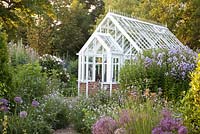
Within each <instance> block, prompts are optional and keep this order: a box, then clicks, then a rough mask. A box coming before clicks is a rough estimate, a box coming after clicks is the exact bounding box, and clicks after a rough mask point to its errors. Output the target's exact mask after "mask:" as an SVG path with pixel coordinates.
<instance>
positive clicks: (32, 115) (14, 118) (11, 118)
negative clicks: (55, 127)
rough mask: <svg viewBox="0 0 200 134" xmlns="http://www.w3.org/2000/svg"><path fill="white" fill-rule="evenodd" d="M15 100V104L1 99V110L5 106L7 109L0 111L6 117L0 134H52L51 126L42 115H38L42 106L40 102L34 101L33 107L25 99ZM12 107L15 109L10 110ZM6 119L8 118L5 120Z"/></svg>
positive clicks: (17, 98) (16, 98) (18, 98)
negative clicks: (3, 133) (4, 133)
mask: <svg viewBox="0 0 200 134" xmlns="http://www.w3.org/2000/svg"><path fill="white" fill-rule="evenodd" d="M13 100H14V102H13V101H10V102H9V101H8V100H6V99H1V102H2V104H1V108H2V106H3V105H4V106H5V107H7V109H6V110H5V109H4V111H0V114H3V116H4V120H2V121H1V122H3V124H4V125H3V127H0V128H1V129H0V132H2V131H4V132H6V133H12V134H22V133H45V134H50V133H52V130H51V126H50V125H49V124H48V123H47V122H45V121H44V120H43V118H42V117H41V115H39V114H37V111H38V110H39V109H38V108H39V105H40V104H39V102H38V101H36V100H33V101H32V105H30V104H27V103H25V102H24V100H23V98H21V97H19V96H18V97H15V98H14V99H13ZM36 104H37V105H36ZM10 106H12V107H13V108H14V109H13V108H12V109H10ZM5 117H7V118H6V119H5ZM2 128H3V129H2Z"/></svg>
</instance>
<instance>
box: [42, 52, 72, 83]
mask: <svg viewBox="0 0 200 134" xmlns="http://www.w3.org/2000/svg"><path fill="white" fill-rule="evenodd" d="M39 63H40V65H41V66H42V71H43V72H46V73H47V74H48V76H51V75H52V72H53V70H55V71H56V74H57V76H58V78H60V80H61V81H63V82H68V81H69V79H70V75H69V73H68V72H67V69H66V68H65V63H64V61H63V60H61V59H60V58H58V57H56V56H52V55H49V54H45V55H43V56H42V57H40V60H39Z"/></svg>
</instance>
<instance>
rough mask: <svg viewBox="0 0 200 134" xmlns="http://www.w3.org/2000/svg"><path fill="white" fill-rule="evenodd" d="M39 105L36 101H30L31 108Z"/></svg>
mask: <svg viewBox="0 0 200 134" xmlns="http://www.w3.org/2000/svg"><path fill="white" fill-rule="evenodd" d="M39 104H40V103H39V102H38V101H36V100H33V101H32V106H33V107H38V106H39Z"/></svg>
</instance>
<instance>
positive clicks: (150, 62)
mask: <svg viewBox="0 0 200 134" xmlns="http://www.w3.org/2000/svg"><path fill="white" fill-rule="evenodd" d="M152 62H153V60H152V59H151V58H149V57H146V58H145V59H144V64H145V67H148V66H150V65H151V64H152Z"/></svg>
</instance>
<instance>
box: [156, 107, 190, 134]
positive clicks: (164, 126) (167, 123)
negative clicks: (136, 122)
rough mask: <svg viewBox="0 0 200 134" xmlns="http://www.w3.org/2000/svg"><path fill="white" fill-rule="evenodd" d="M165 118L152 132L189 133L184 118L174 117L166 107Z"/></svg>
mask: <svg viewBox="0 0 200 134" xmlns="http://www.w3.org/2000/svg"><path fill="white" fill-rule="evenodd" d="M162 114H163V119H162V120H161V121H160V123H159V124H158V125H157V126H156V127H155V128H154V129H153V130H152V134H173V133H174V132H176V133H177V132H178V134H187V129H186V127H184V126H182V120H181V119H180V118H172V116H171V113H170V112H169V111H168V110H166V109H164V110H163V111H162Z"/></svg>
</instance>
